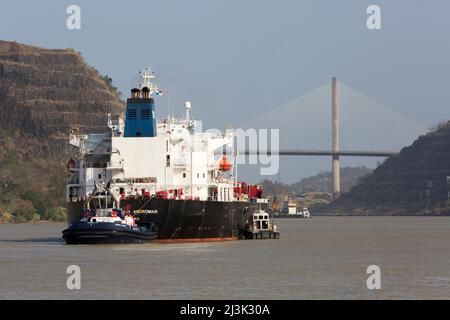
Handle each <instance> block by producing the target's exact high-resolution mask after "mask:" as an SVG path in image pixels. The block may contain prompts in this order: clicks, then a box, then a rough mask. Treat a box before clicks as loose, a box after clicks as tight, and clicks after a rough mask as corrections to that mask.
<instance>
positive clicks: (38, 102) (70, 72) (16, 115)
mask: <svg viewBox="0 0 450 320" xmlns="http://www.w3.org/2000/svg"><path fill="white" fill-rule="evenodd" d="M0 98H1V100H0V123H1V124H2V125H3V126H4V127H8V128H13V129H15V128H21V130H23V131H24V132H27V133H29V134H32V135H33V136H35V137H51V138H55V139H62V140H65V139H67V132H68V130H69V128H70V127H71V126H79V127H80V130H81V131H86V132H87V131H103V130H105V124H106V119H107V113H108V112H110V113H115V114H117V113H120V112H121V111H122V110H123V103H122V101H121V100H120V98H119V97H118V95H117V94H116V93H115V92H113V91H112V90H111V89H110V88H109V87H108V85H107V84H106V82H105V81H104V80H103V79H102V78H101V76H100V75H99V74H98V72H97V71H96V70H95V69H94V68H92V67H90V66H88V65H87V64H86V63H85V62H84V61H83V59H82V57H81V56H80V54H79V53H77V52H75V51H74V50H72V49H65V50H51V49H43V48H37V47H32V46H26V45H22V44H18V43H15V42H6V41H0Z"/></svg>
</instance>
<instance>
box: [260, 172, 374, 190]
mask: <svg viewBox="0 0 450 320" xmlns="http://www.w3.org/2000/svg"><path fill="white" fill-rule="evenodd" d="M371 172H372V170H371V169H368V168H365V167H354V168H353V167H345V168H341V190H342V192H347V191H349V190H350V188H351V187H353V186H354V185H355V184H357V182H358V181H359V180H360V179H361V178H363V177H365V176H366V175H368V174H370V173H371ZM331 183H332V179H331V172H330V171H323V172H320V173H319V174H317V175H315V176H311V177H307V178H304V179H301V180H300V181H298V182H296V183H293V184H283V183H279V182H273V181H270V180H264V181H263V182H262V184H263V188H264V194H265V195H267V196H269V197H272V196H274V195H285V194H290V195H292V196H296V195H300V194H302V193H307V192H325V193H331V188H332V184H331Z"/></svg>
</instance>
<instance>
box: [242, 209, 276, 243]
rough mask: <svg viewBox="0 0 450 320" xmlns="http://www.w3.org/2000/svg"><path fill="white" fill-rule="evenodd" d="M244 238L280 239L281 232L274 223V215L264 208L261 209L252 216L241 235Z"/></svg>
mask: <svg viewBox="0 0 450 320" xmlns="http://www.w3.org/2000/svg"><path fill="white" fill-rule="evenodd" d="M241 238H242V239H279V238H280V232H279V231H278V230H277V225H276V224H274V223H273V217H272V218H271V217H270V216H269V214H268V213H267V212H266V211H264V210H263V209H261V208H260V209H259V210H258V211H256V212H254V213H253V215H251V216H250V218H249V220H248V222H247V224H246V228H245V230H244V231H243V232H242V235H241Z"/></svg>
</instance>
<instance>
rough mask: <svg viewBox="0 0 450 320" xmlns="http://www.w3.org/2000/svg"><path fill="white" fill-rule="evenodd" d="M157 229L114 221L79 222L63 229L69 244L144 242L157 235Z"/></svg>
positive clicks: (64, 236)
mask: <svg viewBox="0 0 450 320" xmlns="http://www.w3.org/2000/svg"><path fill="white" fill-rule="evenodd" d="M157 236H158V235H157V232H156V231H155V230H151V229H147V228H144V227H141V228H130V227H128V226H126V225H123V226H119V225H116V224H114V223H105V222H98V223H88V222H78V223H75V224H73V225H71V226H70V227H69V228H67V229H66V230H64V231H63V238H64V240H65V241H66V243H67V244H106V243H144V242H149V241H152V240H154V239H155V238H156V237H157Z"/></svg>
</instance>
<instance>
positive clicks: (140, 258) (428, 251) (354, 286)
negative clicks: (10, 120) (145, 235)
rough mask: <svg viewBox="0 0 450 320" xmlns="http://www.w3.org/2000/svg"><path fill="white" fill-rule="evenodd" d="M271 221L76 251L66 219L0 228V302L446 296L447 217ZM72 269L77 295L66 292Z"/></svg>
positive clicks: (449, 264) (449, 290) (449, 292)
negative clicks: (65, 236) (260, 226)
mask: <svg viewBox="0 0 450 320" xmlns="http://www.w3.org/2000/svg"><path fill="white" fill-rule="evenodd" d="M276 223H277V225H278V228H279V229H280V231H281V239H279V240H246V241H228V242H213V243H212V242H209V243H181V244H180V243H177V244H141V245H137V244H136V245H134V244H133V245H78V246H68V245H66V244H65V243H64V242H63V241H62V239H61V238H60V235H61V231H62V229H64V228H65V224H63V223H39V224H17V225H0V299H449V298H450V217H314V218H313V219H309V220H307V219H278V220H277V221H276ZM69 265H77V266H79V267H80V270H81V289H80V290H76V289H75V290H69V289H67V286H66V280H67V277H68V276H69V275H68V274H66V269H67V267H68V266H69ZM369 265H378V266H379V267H380V269H381V289H379V290H369V289H368V288H367V285H366V280H367V278H368V277H369V276H370V275H369V274H367V273H366V271H367V267H368V266H369Z"/></svg>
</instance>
